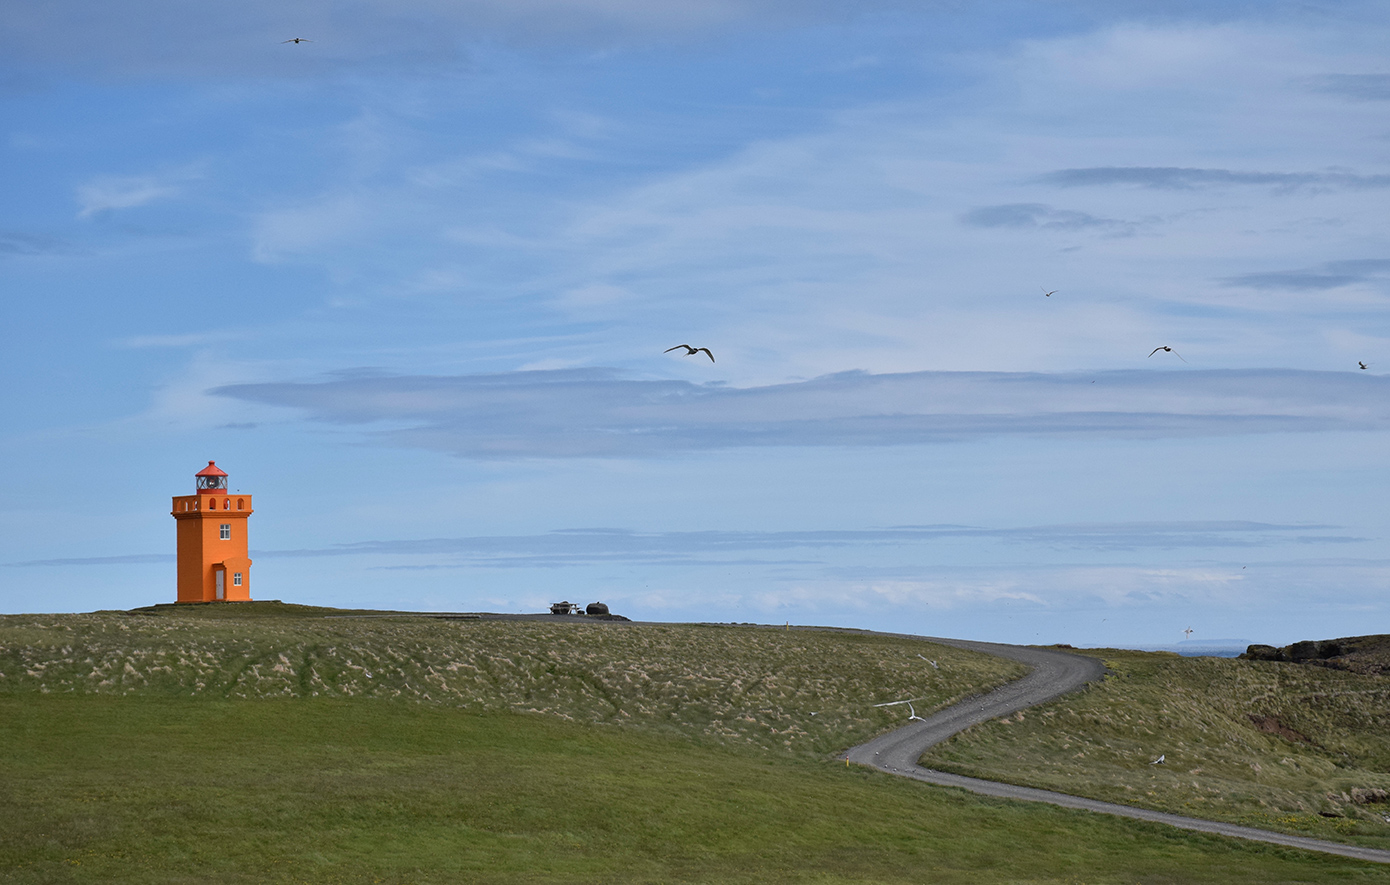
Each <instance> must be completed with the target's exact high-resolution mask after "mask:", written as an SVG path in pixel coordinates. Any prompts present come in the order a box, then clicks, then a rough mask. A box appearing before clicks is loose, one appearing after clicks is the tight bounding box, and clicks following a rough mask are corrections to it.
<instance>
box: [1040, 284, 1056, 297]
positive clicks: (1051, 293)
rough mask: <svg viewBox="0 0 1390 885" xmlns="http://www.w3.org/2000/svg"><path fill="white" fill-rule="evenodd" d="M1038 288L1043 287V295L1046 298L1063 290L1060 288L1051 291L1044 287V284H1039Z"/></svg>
mask: <svg viewBox="0 0 1390 885" xmlns="http://www.w3.org/2000/svg"><path fill="white" fill-rule="evenodd" d="M1038 288H1039V289H1042V293H1043V297H1044V298H1051V297H1052V296H1053V295H1055V294H1056V293H1058V292H1060V291H1061V290H1060V289H1053V290H1052V291H1051V292H1049V291H1047V290H1046V289H1043V287H1042V286H1039V287H1038Z"/></svg>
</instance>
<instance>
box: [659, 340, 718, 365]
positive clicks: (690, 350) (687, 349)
mask: <svg viewBox="0 0 1390 885" xmlns="http://www.w3.org/2000/svg"><path fill="white" fill-rule="evenodd" d="M682 347H684V348H685V353H683V354H681V356H694V355H695V354H697V353H700V352H701V351H703V352H704V354H705V356H707V357H709V361H710V362H714V354H712V353H710V352H709V348H708V347H691V346H690V345H689V344H677V345H676V346H675V347H668V348H666V349H665V350H663V351H662V353H670V352H671V351H673V350H680V349H681V348H682Z"/></svg>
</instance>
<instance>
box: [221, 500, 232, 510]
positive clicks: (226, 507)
mask: <svg viewBox="0 0 1390 885" xmlns="http://www.w3.org/2000/svg"><path fill="white" fill-rule="evenodd" d="M222 509H223V510H231V509H232V499H231V498H228V499H227V500H225V501H223V502H222Z"/></svg>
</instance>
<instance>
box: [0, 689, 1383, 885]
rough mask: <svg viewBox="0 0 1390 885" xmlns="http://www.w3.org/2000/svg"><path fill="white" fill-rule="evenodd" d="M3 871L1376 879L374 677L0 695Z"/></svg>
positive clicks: (17, 874)
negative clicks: (189, 692)
mask: <svg viewBox="0 0 1390 885" xmlns="http://www.w3.org/2000/svg"><path fill="white" fill-rule="evenodd" d="M0 746H3V752H0V834H2V835H3V838H0V881H4V882H12V883H40V882H41V883H61V882H74V883H81V882H125V883H146V882H149V883H155V882H159V883H167V882H200V883H203V882H218V883H222V882H225V883H242V882H247V883H250V882H256V883H261V882H269V883H281V882H283V883H291V882H295V883H298V882H308V883H320V882H323V883H329V882H387V883H432V882H480V883H493V882H496V883H535V882H547V883H550V882H555V883H562V882H612V883H627V882H634V883H635V882H643V883H646V882H651V883H657V882H662V883H664V882H721V883H722V882H729V883H744V882H748V883H752V882H759V883H762V882H807V883H840V882H885V883H897V882H902V883H925V882H931V883H972V885H974V883H983V885H990V883H1023V882H1033V883H1059V885H1060V883H1126V885H1128V883H1146V885H1154V883H1188V882H1222V883H1251V885H1255V883H1259V885H1268V883H1292V882H1308V883H1341V882H1387V881H1390V870H1387V869H1386V868H1385V867H1383V866H1378V865H1372V864H1365V863H1360V862H1356V861H1351V860H1347V859H1342V858H1334V857H1329V856H1325V855H1314V854H1305V853H1302V852H1298V851H1292V850H1287V849H1281V848H1277V847H1273V846H1265V845H1259V844H1251V843H1242V842H1238V841H1235V840H1224V839H1220V838H1217V837H1212V836H1204V835H1199V834H1193V833H1187V832H1184V831H1178V830H1173V829H1170V828H1165V827H1160V826H1156V825H1149V824H1143V823H1138V822H1132V821H1124V820H1119V819H1114V818H1108V817H1105V816H1099V815H1087V814H1084V813H1081V812H1071V811H1065V810H1061V809H1055V808H1050V807H1047V806H1039V805H1029V804H1025V803H1017V804H1010V803H1004V802H996V801H993V800H987V799H983V798H979V797H975V796H972V795H969V794H964V793H958V792H955V791H949V790H941V789H933V788H927V787H924V786H923V785H921V784H916V783H911V782H906V781H902V780H899V779H896V778H893V777H890V776H887V775H882V774H877V773H873V772H869V771H865V770H861V769H846V768H844V767H841V766H837V765H834V764H832V763H827V762H824V761H817V760H813V759H809V758H806V757H803V756H794V755H789V754H785V753H780V754H779V753H768V752H767V751H765V750H758V749H756V748H753V747H749V746H741V747H734V746H730V747H721V746H716V745H712V744H704V745H701V744H696V743H692V742H691V741H690V740H686V739H681V738H677V737H664V736H660V735H655V734H652V733H650V732H646V731H632V730H625V729H616V728H600V727H595V726H593V725H587V724H582V723H577V722H566V721H563V720H561V719H559V718H557V717H554V716H542V715H536V714H530V715H525V714H515V713H505V712H500V713H499V712H488V713H480V712H475V711H473V710H462V709H458V708H451V707H447V706H443V705H430V704H420V703H409V702H404V701H401V700H387V699H382V698H323V697H320V698H283V699H262V700H235V699H233V700H228V699H218V698H211V697H208V696H207V695H200V696H197V697H171V696H157V695H150V694H145V695H131V696H125V697H116V696H103V695H90V694H88V695H80V694H75V693H74V694H66V695H54V694H48V695H44V694H41V693H38V692H20V693H13V694H10V695H7V696H2V697H0Z"/></svg>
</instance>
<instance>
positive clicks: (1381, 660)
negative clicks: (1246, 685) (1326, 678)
mask: <svg viewBox="0 0 1390 885" xmlns="http://www.w3.org/2000/svg"><path fill="white" fill-rule="evenodd" d="M1240 658H1241V660H1244V661H1282V662H1285V663H1291V664H1309V665H1312V666H1314V667H1327V668H1329V669H1332V670H1349V671H1351V672H1353V673H1361V674H1363V675H1367V676H1374V675H1377V674H1380V673H1387V672H1390V636H1387V635H1376V636H1347V637H1343V638H1341V639H1320V640H1311V639H1310V640H1305V641H1303V642H1295V643H1293V644H1292V645H1286V646H1284V647H1283V648H1275V647H1274V646H1272V645H1252V646H1249V647H1248V648H1247V649H1246V650H1245V654H1243V655H1241V656H1240Z"/></svg>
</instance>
